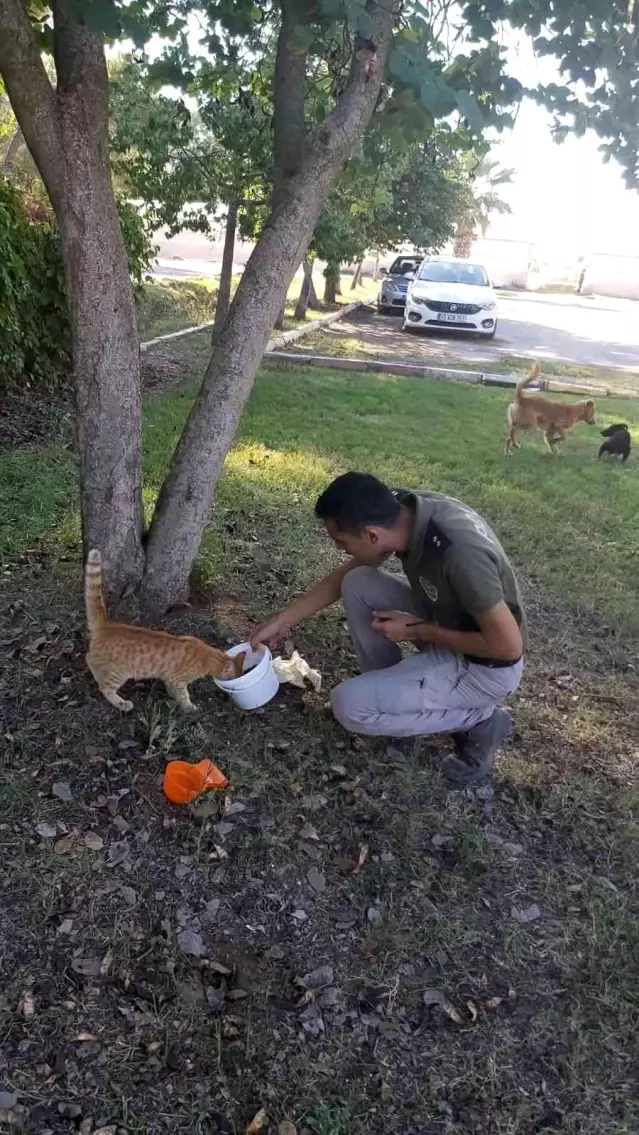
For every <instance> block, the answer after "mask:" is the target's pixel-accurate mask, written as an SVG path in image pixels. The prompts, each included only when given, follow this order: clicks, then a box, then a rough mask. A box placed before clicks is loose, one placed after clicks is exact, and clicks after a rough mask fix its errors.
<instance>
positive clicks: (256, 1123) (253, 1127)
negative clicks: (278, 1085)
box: [245, 1107, 266, 1135]
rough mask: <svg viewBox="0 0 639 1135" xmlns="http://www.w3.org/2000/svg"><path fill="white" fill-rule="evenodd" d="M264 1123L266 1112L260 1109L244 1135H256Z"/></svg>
mask: <svg viewBox="0 0 639 1135" xmlns="http://www.w3.org/2000/svg"><path fill="white" fill-rule="evenodd" d="M265 1123H266V1111H265V1109H264V1108H263V1107H261V1108H260V1110H259V1111H258V1113H257V1115H254V1116H253V1118H252V1120H251V1122H250V1123H249V1125H248V1127H247V1128H246V1132H245V1135H257V1132H258V1131H261V1130H262V1128H263V1127H264V1124H265Z"/></svg>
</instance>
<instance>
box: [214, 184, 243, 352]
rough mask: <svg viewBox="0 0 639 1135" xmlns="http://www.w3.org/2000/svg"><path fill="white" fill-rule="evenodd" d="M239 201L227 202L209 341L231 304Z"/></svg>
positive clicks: (221, 325) (217, 335) (222, 321)
mask: <svg viewBox="0 0 639 1135" xmlns="http://www.w3.org/2000/svg"><path fill="white" fill-rule="evenodd" d="M238 209H239V201H231V202H230V203H229V207H228V212H227V214H226V228H225V230H224V250H223V252H222V271H221V273H220V283H219V287H218V292H217V301H216V304H215V319H214V321H213V330H212V332H211V342H212V343H216V342H217V340H218V339H219V337H220V332H221V330H222V328H223V326H224V323H225V320H226V317H227V315H228V312H229V307H230V306H231V284H232V282H233V257H234V255H235V232H236V229H237V211H238Z"/></svg>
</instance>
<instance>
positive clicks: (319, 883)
mask: <svg viewBox="0 0 639 1135" xmlns="http://www.w3.org/2000/svg"><path fill="white" fill-rule="evenodd" d="M306 878H307V879H308V882H309V884H310V885H311V887H312V888H313V890H314V891H315V892H316V893H317V894H318V895H321V894H322V892H323V891H325V890H326V879H325V878H324V876H323V875H322V873H321V871H318V870H317V867H311V868H310V870H309V871H307V873H306Z"/></svg>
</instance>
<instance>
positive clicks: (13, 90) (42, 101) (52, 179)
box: [0, 0, 64, 208]
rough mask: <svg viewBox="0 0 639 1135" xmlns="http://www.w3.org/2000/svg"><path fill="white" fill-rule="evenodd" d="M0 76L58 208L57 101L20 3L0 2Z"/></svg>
mask: <svg viewBox="0 0 639 1135" xmlns="http://www.w3.org/2000/svg"><path fill="white" fill-rule="evenodd" d="M0 74H2V77H3V79H4V82H5V86H6V88H7V94H8V95H9V99H10V101H11V106H12V107H13V113H14V114H15V116H16V118H17V120H18V123H19V125H20V129H21V130H22V133H23V135H24V139H25V141H26V143H27V146H28V147H29V149H30V151H31V154H32V155H33V160H34V161H35V163H36V165H37V167H38V169H39V171H40V173H41V174H42V178H43V180H44V182H45V184H46V187H47V191H48V193H49V196H50V198H51V201H52V203H53V205H54V208H55V207H56V202H58V203H59V202H60V199H61V196H62V192H63V187H64V161H63V156H62V146H61V138H60V121H59V108H58V101H57V97H56V92H55V91H54V89H53V87H52V86H51V83H50V82H49V78H48V76H47V73H46V71H45V69H44V64H43V63H42V59H41V57H40V51H39V48H38V44H37V42H36V37H35V34H34V32H33V28H32V27H31V24H30V23H29V18H28V16H27V12H26V8H25V6H24V5H23V4H22V2H21V0H0Z"/></svg>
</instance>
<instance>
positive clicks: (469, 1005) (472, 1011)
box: [466, 1001, 477, 1024]
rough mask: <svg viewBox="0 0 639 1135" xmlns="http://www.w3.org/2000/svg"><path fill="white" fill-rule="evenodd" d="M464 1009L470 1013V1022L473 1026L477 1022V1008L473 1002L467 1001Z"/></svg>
mask: <svg viewBox="0 0 639 1135" xmlns="http://www.w3.org/2000/svg"><path fill="white" fill-rule="evenodd" d="M466 1008H467V1009H468V1012H469V1013H470V1019H471V1021H472V1022H473V1024H475V1021H476V1020H477V1006H476V1005H475V1002H474V1001H467V1002H466Z"/></svg>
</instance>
